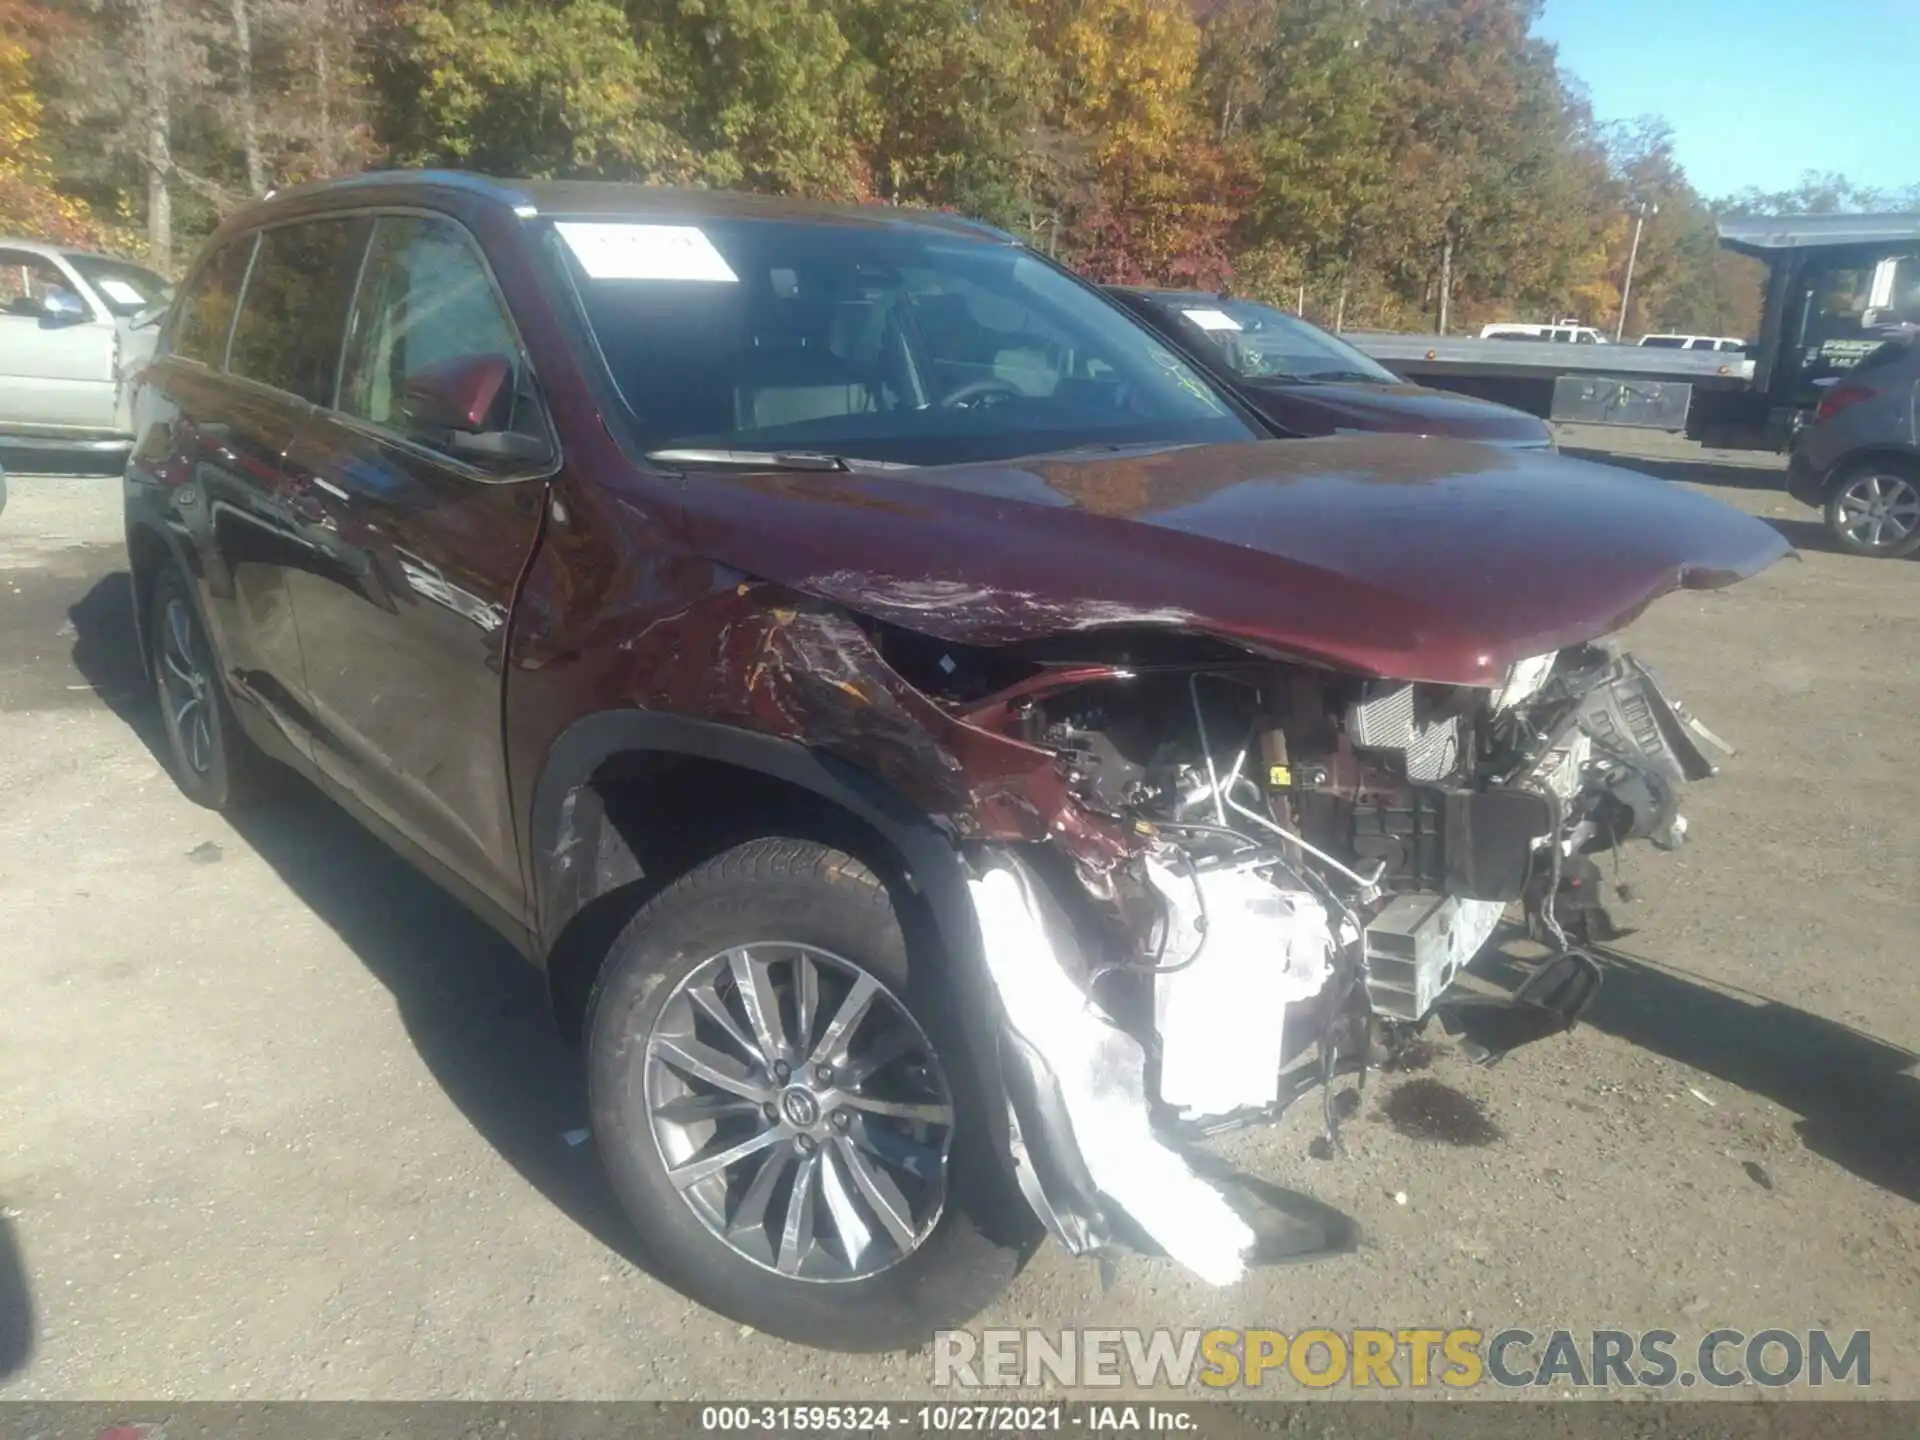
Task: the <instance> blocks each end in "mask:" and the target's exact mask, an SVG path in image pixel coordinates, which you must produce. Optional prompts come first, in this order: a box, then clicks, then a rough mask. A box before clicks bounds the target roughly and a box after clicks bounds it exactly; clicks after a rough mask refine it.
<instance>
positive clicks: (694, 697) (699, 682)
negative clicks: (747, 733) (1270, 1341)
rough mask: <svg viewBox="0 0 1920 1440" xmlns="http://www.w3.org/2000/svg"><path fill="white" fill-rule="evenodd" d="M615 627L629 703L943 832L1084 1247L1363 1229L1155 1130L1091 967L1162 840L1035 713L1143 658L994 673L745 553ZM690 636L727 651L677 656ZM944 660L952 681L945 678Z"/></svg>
mask: <svg viewBox="0 0 1920 1440" xmlns="http://www.w3.org/2000/svg"><path fill="white" fill-rule="evenodd" d="M1162 638H1164V636H1163V637H1162ZM929 644H930V645H931V648H926V647H927V646H929ZM621 648H622V650H624V651H625V652H626V653H625V662H626V663H625V665H624V666H623V668H624V670H625V673H626V675H627V677H628V681H627V684H628V693H629V698H630V700H631V702H632V703H633V704H635V705H636V706H638V707H640V708H642V709H645V710H649V711H655V712H661V713H681V714H690V715H698V716H700V717H702V718H703V719H704V720H708V721H717V722H720V723H723V724H731V725H734V726H738V727H740V728H742V729H746V730H751V731H755V732H758V733H761V734H766V735H773V736H779V737H783V738H787V739H792V740H795V741H799V742H801V743H803V744H805V745H807V746H808V747H810V748H811V749H813V750H815V751H818V752H820V753H822V754H826V755H832V756H836V757H838V758H841V759H843V760H846V761H848V762H850V763H852V764H853V765H856V766H858V767H859V768H860V769H861V770H862V771H864V772H866V773H868V774H870V775H872V776H874V777H875V778H876V779H878V780H880V781H883V782H884V783H885V784H886V785H887V786H888V787H889V788H890V789H891V790H892V791H894V792H895V793H896V794H898V795H899V796H901V797H902V798H903V799H905V800H906V801H908V802H910V803H911V804H912V805H913V806H914V807H915V809H916V810H918V811H919V812H920V813H921V814H922V815H924V816H926V817H927V818H928V819H929V820H930V821H932V822H933V823H934V825H936V826H937V827H938V828H940V829H941V830H943V831H944V832H945V833H946V835H947V836H948V838H949V840H950V841H951V843H952V845H953V854H954V861H955V866H956V869H957V871H958V877H956V878H963V879H964V887H965V890H966V892H967V895H968V896H969V897H970V899H971V902H972V904H971V912H972V913H971V916H970V917H968V918H971V920H972V922H973V926H972V933H971V934H970V935H969V934H965V933H958V932H956V933H949V934H948V935H947V937H946V938H947V943H948V948H949V950H950V951H954V952H959V953H954V954H952V955H951V956H950V958H951V960H952V961H953V962H954V963H955V964H957V965H959V966H962V967H964V968H965V970H966V972H967V974H966V980H965V982H964V983H962V984H961V985H959V986H958V987H957V988H956V994H957V995H959V996H963V997H969V998H970V1003H969V1004H968V1007H967V1010H968V1013H966V1014H965V1016H964V1018H965V1020H966V1022H967V1024H968V1028H969V1029H970V1030H971V1031H972V1032H973V1033H974V1035H975V1037H976V1039H975V1045H976V1049H977V1051H978V1052H979V1054H980V1055H981V1057H982V1058H983V1060H984V1062H985V1064H986V1067H987V1068H988V1069H989V1070H992V1069H993V1068H994V1067H995V1065H996V1062H997V1069H998V1078H999V1080H1000V1082H1001V1089H1002V1092H1003V1097H1002V1098H1003V1099H1004V1101H1005V1124H1004V1126H996V1127H995V1129H996V1131H997V1133H999V1134H1000V1136H1001V1139H1002V1148H1003V1151H1004V1154H1003V1157H1002V1158H1003V1159H1004V1161H1005V1162H1006V1163H1007V1164H1008V1165H1009V1167H1010V1168H1011V1170H1012V1171H1013V1174H1014V1176H1015V1178H1016V1179H1017V1180H1018V1182H1019V1184H1020V1187H1021V1189H1022V1191H1023V1193H1024V1194H1025V1196H1026V1197H1027V1199H1028V1201H1029V1202H1030V1203H1031V1205H1032V1207H1033V1209H1034V1210H1035V1212H1036V1213H1037V1214H1038V1215H1039V1216H1040V1218H1041V1219H1042V1221H1043V1222H1044V1223H1045V1224H1046V1226H1047V1228H1048V1229H1049V1231H1050V1232H1051V1233H1052V1234H1053V1235H1054V1237H1055V1238H1056V1239H1057V1240H1058V1241H1059V1242H1060V1243H1061V1244H1062V1245H1063V1246H1065V1248H1066V1249H1067V1250H1068V1251H1069V1252H1070V1253H1073V1254H1089V1253H1101V1254H1104V1253H1108V1252H1109V1251H1113V1250H1118V1249H1123V1248H1124V1249H1129V1250H1135V1251H1146V1252H1150V1253H1164V1254H1166V1255H1168V1256H1171V1257H1173V1258H1175V1259H1178V1260H1180V1261H1181V1262H1182V1263H1184V1264H1186V1265H1188V1266H1189V1267H1191V1268H1192V1269H1193V1270H1194V1271H1196V1272H1197V1273H1198V1274H1200V1275H1202V1276H1204V1277H1206V1278H1207V1279H1209V1280H1212V1281H1215V1282H1217V1283H1225V1282H1228V1281H1230V1280H1232V1279H1233V1278H1234V1277H1235V1276H1237V1275H1238V1274H1239V1273H1240V1272H1241V1270H1242V1268H1244V1266H1245V1265H1247V1264H1248V1263H1252V1262H1253V1261H1255V1260H1257V1259H1258V1258H1260V1257H1261V1256H1262V1255H1263V1254H1266V1253H1269V1252H1275V1251H1276V1250H1277V1251H1279V1252H1284V1253H1286V1254H1288V1255H1290V1256H1296V1257H1297V1256H1300V1255H1305V1254H1311V1253H1316V1252H1319V1251H1323V1250H1339V1249H1344V1248H1348V1246H1349V1244H1350V1234H1351V1227H1350V1225H1348V1223H1347V1222H1346V1221H1345V1220H1344V1218H1343V1217H1340V1216H1339V1215H1337V1214H1335V1213H1334V1212H1331V1211H1325V1210H1324V1207H1317V1206H1316V1205H1315V1204H1314V1203H1313V1202H1311V1201H1308V1200H1306V1199H1305V1198H1304V1197H1288V1196H1287V1195H1286V1192H1280V1191H1273V1190H1269V1191H1267V1192H1265V1198H1264V1200H1256V1199H1254V1198H1253V1192H1252V1191H1251V1190H1247V1191H1245V1192H1244V1193H1240V1192H1236V1191H1235V1189H1234V1184H1235V1183H1236V1182H1233V1181H1231V1180H1229V1181H1228V1182H1226V1183H1224V1184H1223V1183H1221V1182H1220V1181H1219V1180H1218V1179H1217V1177H1209V1176H1206V1175H1203V1174H1202V1173H1201V1170H1202V1169H1203V1168H1205V1166H1206V1161H1205V1158H1204V1157H1190V1156H1188V1155H1186V1154H1184V1153H1183V1152H1182V1151H1181V1150H1180V1149H1179V1148H1178V1147H1177V1145H1176V1143H1175V1142H1173V1141H1171V1140H1169V1139H1167V1138H1165V1137H1163V1136H1162V1135H1160V1134H1159V1133H1157V1131H1156V1127H1155V1125H1154V1123H1153V1120H1154V1116H1155V1107H1154V1106H1153V1104H1152V1103H1151V1101H1150V1099H1149V1096H1148V1094H1147V1088H1146V1087H1147V1076H1148V1074H1149V1073H1150V1072H1149V1057H1148V1055H1147V1052H1146V1049H1145V1048H1144V1047H1143V1046H1142V1044H1141V1041H1140V1040H1139V1039H1138V1038H1137V1037H1136V1035H1135V1034H1131V1033H1129V1032H1128V1030H1127V1029H1126V1028H1124V1027H1122V1026H1120V1025H1117V1024H1115V1023H1114V1022H1113V1020H1112V1018H1111V1017H1110V1016H1109V1015H1107V1014H1106V1013H1105V1012H1104V1011H1103V1010H1102V1009H1101V1008H1100V1007H1099V1006H1098V1005H1096V1004H1094V1003H1092V1002H1091V1001H1090V1000H1089V998H1088V986H1089V977H1090V975H1091V974H1092V973H1093V972H1094V971H1095V970H1096V969H1097V968H1098V966H1099V965H1100V964H1101V963H1103V962H1104V960H1105V959H1106V958H1107V956H1108V955H1109V954H1111V953H1113V952H1114V950H1115V936H1114V935H1113V934H1112V933H1106V934H1100V933H1094V932H1093V931H1089V930H1088V929H1087V926H1088V923H1089V906H1090V905H1091V906H1092V909H1093V910H1095V911H1103V910H1104V911H1105V912H1107V921H1108V923H1109V928H1110V927H1111V924H1112V923H1113V922H1114V919H1115V914H1116V913H1117V908H1118V902H1119V900H1120V899H1121V898H1122V897H1120V896H1118V895H1116V892H1115V887H1114V880H1113V877H1114V876H1115V875H1117V874H1121V873H1123V872H1127V873H1133V872H1138V873H1145V871H1144V869H1143V868H1142V867H1143V865H1144V860H1143V857H1144V856H1145V855H1146V853H1147V852H1148V850H1149V849H1150V848H1151V845H1152V840H1151V836H1150V835H1149V834H1147V833H1145V832H1144V831H1143V829H1142V827H1139V826H1137V825H1134V824H1132V823H1129V822H1128V821H1127V820H1125V819H1124V818H1123V817H1121V816H1119V815H1117V814H1115V813H1113V812H1112V811H1111V810H1108V809H1105V808H1103V807H1102V806H1101V805H1100V804H1098V803H1097V799H1095V798H1094V797H1088V796H1085V795H1083V794H1080V793H1076V789H1075V786H1076V785H1077V784H1078V780H1077V777H1076V775H1075V773H1074V772H1073V770H1072V768H1071V767H1070V766H1068V765H1065V764H1063V763H1062V757H1061V755H1060V753H1059V752H1058V751H1057V750H1056V749H1054V748H1051V747H1049V746H1048V745H1045V744H1041V743H1033V741H1032V739H1030V738H1029V737H1026V736H1024V735H1023V734H1022V733H1021V732H1020V720H1021V716H1022V714H1023V713H1024V712H1025V710H1026V708H1027V707H1029V706H1031V705H1032V704H1034V703H1036V702H1038V701H1040V700H1043V699H1044V698H1045V697H1047V696H1049V695H1052V694H1058V693H1060V692H1062V691H1063V690H1072V689H1073V688H1074V687H1076V686H1085V685H1099V684H1102V683H1112V682H1116V681H1124V680H1125V679H1126V678H1127V677H1128V675H1129V673H1130V672H1129V671H1128V670H1126V669H1125V668H1124V667H1121V666H1117V665H1114V664H1108V663H1100V662H1092V663H1088V664H1084V665H1059V664H1053V663H1050V662H1044V661H1034V662H1033V663H1028V662H1027V660H1025V659H1016V660H1012V661H1010V662H1009V661H1008V658H1007V657H1006V656H1001V657H997V659H996V661H995V663H994V667H993V672H992V674H991V675H990V676H987V675H973V674H968V673H956V672H964V671H966V670H967V669H968V668H969V667H973V666H975V665H979V664H982V663H984V662H983V661H982V659H981V656H980V653H979V652H977V651H973V652H969V651H968V650H967V649H966V648H965V647H954V651H955V653H958V654H960V655H961V656H962V657H963V658H962V661H960V662H954V661H952V660H951V657H950V656H949V655H948V653H947V651H946V649H945V647H943V646H942V645H941V644H940V643H939V642H927V641H926V640H925V637H920V636H915V635H912V634H908V633H906V632H902V631H899V630H897V629H895V628H893V627H890V626H888V625H886V624H885V623H883V622H878V621H874V620H872V619H869V618H867V617H864V616H858V615H854V614H850V613H848V612H846V611H844V610H842V609H840V608H839V607H838V606H836V605H834V604H832V603H831V602H829V601H825V600H821V599H818V598H815V597H811V596H807V595H802V594H799V593H796V592H794V591H792V590H789V589H786V588H785V587H782V586H778V585H773V584H769V583H766V582H760V581H755V580H753V579H751V578H749V577H746V576H739V575H737V574H736V575H735V576H733V577H732V578H731V579H729V580H727V581H725V583H724V584H721V585H716V586H715V587H714V589H713V590H712V591H710V592H709V594H708V596H707V597H706V598H705V599H704V600H702V601H701V602H700V603H699V604H696V605H694V606H691V607H689V608H688V609H686V610H685V611H683V612H681V613H680V614H679V615H677V616H675V617H674V618H673V620H672V621H670V622H667V623H663V624H660V625H657V626H654V627H650V628H648V629H646V630H643V631H641V632H640V633H637V634H635V635H634V636H632V637H630V638H629V639H627V640H626V641H624V642H623V643H622V645H621ZM1099 648H1101V647H1100V646H1099V645H1098V644H1096V645H1095V646H1094V649H1096V650H1098V649H1099ZM694 654H697V655H706V656H711V657H713V659H712V662H711V663H710V664H708V665H706V666H689V665H686V664H684V663H678V662H679V661H680V658H681V657H683V656H686V655H694ZM903 671H911V672H912V674H913V675H914V676H915V677H916V678H921V679H922V680H923V683H925V684H926V685H927V688H922V685H921V684H916V683H915V682H914V679H910V678H908V674H906V673H903ZM925 677H931V680H930V681H928V680H927V679H926V678H925ZM947 680H950V681H951V682H952V686H951V688H950V689H949V688H948V687H947V686H944V685H941V684H939V683H936V682H941V681H947ZM929 691H933V692H936V693H937V694H938V698H936V693H929ZM964 909H965V907H964V906H963V912H964ZM1098 918H1099V917H1098V916H1096V917H1095V926H1094V929H1095V931H1097V930H1098V929H1099V924H1098ZM1124 928H1125V926H1124V925H1122V929H1123V930H1124ZM962 930H964V926H963V927H962ZM1223 933H1224V932H1223ZM1183 943H1184V937H1183ZM1134 948H1137V947H1136V946H1135V945H1134V943H1133V941H1132V940H1131V939H1130V938H1124V937H1123V938H1122V939H1121V940H1120V942H1119V949H1120V950H1121V951H1131V950H1132V949H1134ZM1253 998H1254V999H1255V1000H1257V999H1258V998H1259V997H1258V996H1257V995H1256V996H1254V997H1253ZM1202 1023H1205V1021H1204V1020H1203V1022H1202ZM1265 1028H1266V1029H1267V1031H1268V1032H1269V1033H1270V1034H1277V1030H1276V1029H1275V1027H1274V1025H1273V1024H1272V1023H1270V1022H1269V1023H1268V1024H1267V1025H1266V1027H1265ZM1261 1050H1262V1047H1259V1046H1255V1047H1254V1053H1255V1054H1260V1053H1261ZM1279 1059H1280V1057H1279V1055H1278V1053H1277V1050H1276V1051H1273V1052H1272V1053H1267V1054H1265V1056H1264V1059H1257V1060H1256V1061H1255V1064H1256V1065H1259V1064H1264V1065H1265V1066H1266V1068H1267V1070H1268V1073H1269V1076H1271V1075H1272V1074H1275V1073H1277V1071H1278V1066H1279ZM1246 1183H1247V1184H1248V1185H1251V1183H1252V1182H1246ZM1275 1197H1279V1204H1280V1205H1281V1206H1282V1207H1285V1206H1286V1205H1287V1204H1288V1200H1289V1198H1291V1199H1292V1200H1294V1201H1296V1202H1297V1203H1295V1204H1293V1205H1292V1209H1293V1211H1294V1212H1295V1215H1296V1217H1304V1218H1303V1219H1302V1222H1301V1223H1299V1224H1294V1225H1292V1226H1291V1227H1289V1226H1288V1225H1286V1224H1283V1223H1281V1222H1280V1220H1279V1219H1278V1218H1277V1212H1275V1210H1274V1205H1275Z"/></svg>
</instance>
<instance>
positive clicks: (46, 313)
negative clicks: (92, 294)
mask: <svg viewBox="0 0 1920 1440" xmlns="http://www.w3.org/2000/svg"><path fill="white" fill-rule="evenodd" d="M92 318H93V313H92V312H91V311H90V310H88V309H87V305H86V302H85V301H84V300H82V299H81V298H80V297H79V296H78V295H76V294H74V293H73V292H72V291H71V290H49V291H48V292H47V293H46V294H45V295H42V296H41V297H40V323H41V324H43V325H49V326H61V325H84V324H86V323H87V321H89V320H91V319H92Z"/></svg>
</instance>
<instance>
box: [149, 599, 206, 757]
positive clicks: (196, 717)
mask: <svg viewBox="0 0 1920 1440" xmlns="http://www.w3.org/2000/svg"><path fill="white" fill-rule="evenodd" d="M159 638H160V644H159V651H160V692H161V700H162V703H163V704H164V705H165V707H166V715H167V728H168V730H169V731H170V732H171V733H172V735H173V739H174V744H175V746H176V747H177V748H178V751H179V754H180V757H181V758H182V759H183V760H185V761H186V762H187V764H188V765H190V766H192V767H193V770H194V773H195V774H198V775H205V774H206V773H207V772H208V771H209V770H211V769H212V768H213V756H214V743H213V715H212V711H213V703H214V698H213V684H212V682H211V681H210V680H209V679H208V677H207V673H206V667H205V666H203V665H202V664H201V663H200V658H199V650H200V647H199V646H198V645H196V644H195V643H194V633H193V616H192V615H191V614H190V613H189V612H188V610H187V606H186V602H185V601H183V600H181V599H180V597H179V596H177V595H175V596H172V597H170V598H169V599H168V601H167V605H166V608H165V610H163V611H162V612H161V621H160V637H159Z"/></svg>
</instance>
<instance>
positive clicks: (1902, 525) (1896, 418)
mask: <svg viewBox="0 0 1920 1440" xmlns="http://www.w3.org/2000/svg"><path fill="white" fill-rule="evenodd" d="M1917 403H1920V344H1916V342H1915V341H1914V340H1913V339H1911V338H1908V339H1905V340H1894V341H1890V342H1889V343H1887V344H1885V345H1882V346H1881V347H1880V348H1879V349H1878V350H1876V351H1874V352H1873V353H1872V354H1870V355H1868V356H1867V357H1866V358H1865V359H1864V360H1862V361H1861V362H1860V364H1858V365H1856V366H1854V367H1853V368H1852V369H1851V370H1848V371H1846V372H1844V373H1843V374H1842V375H1840V376H1839V377H1838V378H1836V379H1835V380H1833V381H1832V382H1831V383H1830V384H1828V385H1827V392H1826V394H1825V396H1823V397H1822V399H1821V401H1820V406H1819V408H1818V409H1817V410H1816V411H1815V412H1814V418H1813V420H1812V421H1811V422H1810V423H1809V424H1808V425H1807V426H1806V427H1805V428H1804V429H1802V430H1801V431H1800V433H1799V434H1798V435H1797V436H1795V437H1794V442H1793V454H1792V458H1791V459H1790V460H1789V461H1788V464H1787V490H1788V493H1790V494H1791V495H1792V496H1793V497H1794V498H1795V499H1796V500H1800V501H1802V502H1804V503H1805V504H1808V505H1812V506H1814V507H1815V508H1817V509H1821V510H1824V511H1825V512H1826V517H1827V528H1828V529H1829V530H1831V531H1832V532H1833V537H1834V539H1836V540H1838V541H1839V542H1840V545H1841V546H1842V548H1844V549H1846V550H1849V551H1851V552H1852V553H1854V554H1855V555H1875V556H1884V557H1892V556H1897V555H1911V554H1913V553H1914V551H1916V550H1920V434H1917V433H1916V430H1915V416H1914V408H1915V405H1916V404H1917Z"/></svg>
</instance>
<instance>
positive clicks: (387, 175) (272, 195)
mask: <svg viewBox="0 0 1920 1440" xmlns="http://www.w3.org/2000/svg"><path fill="white" fill-rule="evenodd" d="M396 181H400V182H405V183H407V184H412V185H438V186H440V187H442V188H444V189H449V190H465V191H467V192H469V193H471V194H475V195H484V196H486V197H487V198H488V199H491V200H498V201H499V202H500V203H501V204H503V205H513V206H520V205H530V204H531V203H532V201H531V200H529V199H528V198H527V194H526V192H525V191H523V190H521V189H519V188H518V187H517V186H516V185H515V184H514V183H513V182H512V181H508V180H496V179H494V178H492V177H491V176H488V175H476V174H474V173H473V172H472V171H470V170H407V169H400V168H396V169H391V170H362V171H359V172H358V173H356V174H353V175H342V176H339V177H338V178H336V179H332V180H309V181H308V182H307V183H306V184H304V185H293V186H289V187H288V188H287V189H285V190H272V191H269V192H268V193H267V195H266V196H265V197H264V198H265V199H269V200H286V199H290V198H292V197H294V196H299V195H315V194H319V193H322V192H325V191H334V190H360V189H368V188H371V187H374V186H378V185H390V184H393V183H394V182H396Z"/></svg>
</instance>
